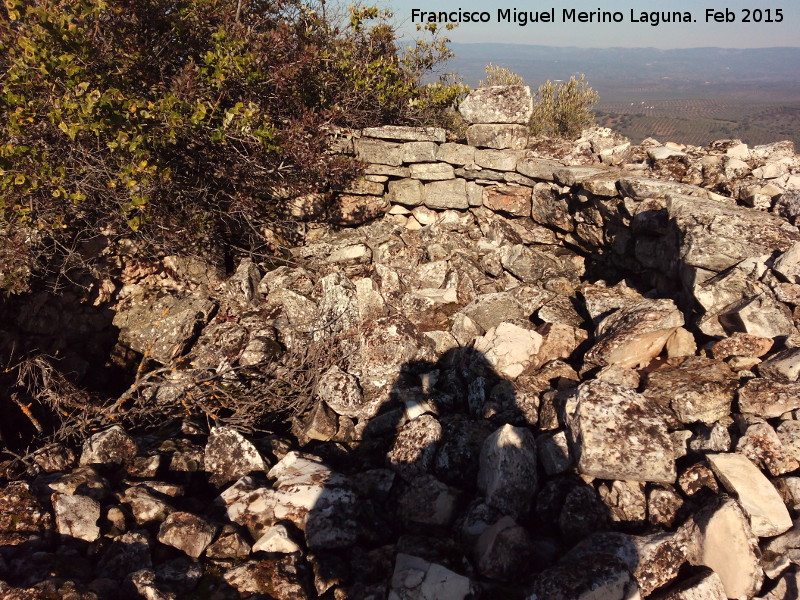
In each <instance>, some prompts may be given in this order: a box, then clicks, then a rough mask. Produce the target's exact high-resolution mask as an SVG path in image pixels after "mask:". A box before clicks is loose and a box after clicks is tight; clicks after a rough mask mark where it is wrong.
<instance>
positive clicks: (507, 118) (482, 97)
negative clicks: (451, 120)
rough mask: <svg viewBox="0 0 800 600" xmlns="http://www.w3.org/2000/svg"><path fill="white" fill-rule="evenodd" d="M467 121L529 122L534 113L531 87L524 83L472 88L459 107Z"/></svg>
mask: <svg viewBox="0 0 800 600" xmlns="http://www.w3.org/2000/svg"><path fill="white" fill-rule="evenodd" d="M458 111H459V112H460V113H461V116H462V117H464V120H465V121H466V122H467V123H520V124H523V125H525V124H527V123H528V120H529V119H530V118H531V114H532V113H533V97H532V96H531V89H530V88H529V87H528V86H523V85H495V86H489V87H480V88H477V89H474V90H472V91H471V92H470V93H469V95H468V96H467V97H466V98H464V100H463V101H462V102H461V104H460V105H459V107H458Z"/></svg>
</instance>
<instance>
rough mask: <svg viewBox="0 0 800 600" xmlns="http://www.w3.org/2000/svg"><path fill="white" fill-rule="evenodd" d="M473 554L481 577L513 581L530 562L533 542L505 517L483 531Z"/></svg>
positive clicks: (512, 521)
mask: <svg viewBox="0 0 800 600" xmlns="http://www.w3.org/2000/svg"><path fill="white" fill-rule="evenodd" d="M474 554H475V557H476V558H475V562H476V563H477V564H476V566H477V569H478V571H479V572H480V573H481V575H483V576H485V577H489V578H491V579H494V580H499V581H514V580H515V579H516V578H517V577H518V576H519V573H520V572H522V571H523V570H524V569H526V568H527V566H528V563H529V561H530V560H531V555H532V554H533V547H532V540H531V539H530V536H529V535H528V532H527V531H525V529H524V528H523V527H520V526H519V525H517V523H516V522H514V519H512V518H511V517H508V516H506V517H503V518H502V519H500V520H499V521H497V523H495V524H494V525H492V526H491V527H488V528H487V529H485V530H484V532H483V533H482V534H481V535H480V537H479V538H478V541H477V543H476V544H475V550H474Z"/></svg>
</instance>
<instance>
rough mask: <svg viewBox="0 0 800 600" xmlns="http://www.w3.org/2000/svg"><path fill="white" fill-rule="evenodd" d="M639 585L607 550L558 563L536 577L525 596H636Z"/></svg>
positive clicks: (544, 599)
mask: <svg viewBox="0 0 800 600" xmlns="http://www.w3.org/2000/svg"><path fill="white" fill-rule="evenodd" d="M640 598H641V594H640V593H639V586H638V585H637V583H636V580H635V579H634V578H633V576H632V575H631V574H630V571H629V570H628V567H627V566H626V565H625V563H624V562H623V561H621V560H620V559H618V558H616V557H613V556H609V555H607V554H598V555H595V556H591V557H589V556H587V557H585V558H584V560H582V561H580V562H578V563H572V564H568V565H559V566H557V567H552V568H550V569H547V570H545V571H543V572H542V573H541V574H539V576H538V577H537V578H536V581H535V582H534V584H533V586H532V590H531V592H530V593H529V594H528V595H527V596H526V597H525V600H551V599H552V600H567V599H569V600H640Z"/></svg>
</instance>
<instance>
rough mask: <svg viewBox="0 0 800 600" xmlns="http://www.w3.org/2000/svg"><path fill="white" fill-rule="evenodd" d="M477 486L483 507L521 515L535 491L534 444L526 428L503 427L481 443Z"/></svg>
mask: <svg viewBox="0 0 800 600" xmlns="http://www.w3.org/2000/svg"><path fill="white" fill-rule="evenodd" d="M478 487H479V488H480V490H481V491H482V492H483V493H484V495H485V497H486V504H488V505H489V506H493V507H494V508H497V509H498V510H500V511H501V512H502V513H503V514H506V515H510V516H512V517H514V518H519V517H521V516H523V515H524V514H525V512H526V510H527V509H528V507H529V506H530V503H531V501H532V499H533V497H534V495H535V494H536V491H537V478H536V444H535V441H534V438H533V434H531V433H530V432H529V431H528V430H527V429H524V428H520V427H514V426H512V425H504V426H503V427H501V428H500V429H498V430H497V431H495V432H494V433H493V434H492V435H490V436H489V437H487V438H486V440H485V441H484V442H483V448H482V450H481V456H480V471H479V472H478Z"/></svg>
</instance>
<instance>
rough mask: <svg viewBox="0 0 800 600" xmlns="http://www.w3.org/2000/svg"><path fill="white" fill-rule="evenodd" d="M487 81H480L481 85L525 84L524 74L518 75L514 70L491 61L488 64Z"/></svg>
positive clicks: (479, 84)
mask: <svg viewBox="0 0 800 600" xmlns="http://www.w3.org/2000/svg"><path fill="white" fill-rule="evenodd" d="M485 70H486V81H483V80H481V81H479V82H478V86H479V87H488V86H492V85H525V80H524V79H523V78H522V75H517V74H516V73H514V72H513V71H511V70H509V69H506V68H505V67H500V66H498V65H493V64H492V63H489V64H488V65H486V69H485Z"/></svg>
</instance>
